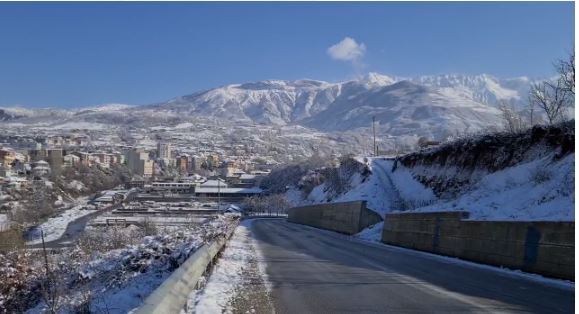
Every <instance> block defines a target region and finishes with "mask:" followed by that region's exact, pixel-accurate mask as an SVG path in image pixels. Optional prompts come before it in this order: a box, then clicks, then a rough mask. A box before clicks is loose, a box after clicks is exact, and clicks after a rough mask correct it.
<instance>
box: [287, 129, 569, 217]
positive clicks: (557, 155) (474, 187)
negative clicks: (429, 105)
mask: <svg viewBox="0 0 579 314" xmlns="http://www.w3.org/2000/svg"><path fill="white" fill-rule="evenodd" d="M574 133H575V129H574V122H573V121H570V122H565V123H561V124H558V125H555V126H549V127H540V126H537V127H534V128H532V129H530V130H528V131H526V132H524V133H521V134H503V133H498V134H488V135H484V136H477V137H472V138H468V139H462V140H457V141H454V142H451V143H447V144H445V145H443V146H441V147H438V148H433V149H430V150H424V151H420V152H416V153H412V154H407V155H404V156H401V157H400V158H399V159H398V161H396V160H393V159H387V158H370V157H366V158H357V159H356V160H357V162H358V164H362V165H365V168H360V167H359V166H358V167H357V168H354V167H352V162H351V161H350V160H345V161H342V164H341V165H340V166H339V167H338V168H334V169H331V168H330V169H328V168H327V167H326V168H323V169H320V170H318V171H317V172H310V173H309V174H308V176H309V178H313V179H315V180H311V179H310V180H308V178H306V177H304V178H303V179H302V180H301V181H300V183H298V184H294V185H293V187H292V188H291V189H290V190H289V191H288V192H287V197H288V199H289V200H290V201H291V202H293V203H294V204H296V205H305V204H316V203H326V202H345V201H354V200H366V201H367V202H368V207H369V208H371V209H373V210H374V211H376V212H378V213H380V214H385V213H388V212H392V211H449V210H464V211H468V212H470V219H475V220H528V221H537V220H540V221H545V220H556V221H573V220H574V219H575V215H574V207H575V206H574V205H575V153H574V139H575V134H574ZM352 169H357V170H356V171H354V172H353V171H352ZM316 173H317V176H316ZM308 183H309V184H308ZM311 183H313V184H314V185H315V186H314V187H312V186H311V185H312V184H311Z"/></svg>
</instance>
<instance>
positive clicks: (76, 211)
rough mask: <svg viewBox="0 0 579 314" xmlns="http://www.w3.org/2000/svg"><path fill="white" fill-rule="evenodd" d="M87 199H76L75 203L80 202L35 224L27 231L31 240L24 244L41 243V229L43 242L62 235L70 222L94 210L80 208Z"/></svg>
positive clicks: (84, 204)
mask: <svg viewBox="0 0 579 314" xmlns="http://www.w3.org/2000/svg"><path fill="white" fill-rule="evenodd" d="M87 200H88V198H87V197H83V198H80V199H78V200H77V203H80V204H78V205H76V206H74V207H72V208H70V209H67V210H65V211H64V212H62V213H61V214H59V215H58V216H57V217H52V218H49V219H48V220H47V221H46V222H44V223H42V224H40V225H38V226H36V227H35V228H34V229H33V230H31V232H30V233H29V239H31V240H30V241H27V242H26V244H38V243H42V238H41V235H40V230H41V229H42V230H43V231H44V241H45V242H48V241H54V240H57V239H59V238H60V237H62V235H63V234H64V232H65V231H66V228H67V227H68V224H69V223H70V222H72V221H74V220H76V219H78V218H81V217H83V216H86V215H89V214H92V213H94V212H95V210H93V209H86V210H83V209H81V208H83V207H85V206H86V202H87Z"/></svg>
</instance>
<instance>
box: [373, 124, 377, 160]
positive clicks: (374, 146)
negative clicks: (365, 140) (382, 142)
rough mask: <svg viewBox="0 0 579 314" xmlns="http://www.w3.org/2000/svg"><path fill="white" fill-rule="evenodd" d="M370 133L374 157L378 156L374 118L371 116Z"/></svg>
mask: <svg viewBox="0 0 579 314" xmlns="http://www.w3.org/2000/svg"><path fill="white" fill-rule="evenodd" d="M372 133H373V134H374V145H373V146H372V150H373V151H374V156H378V151H377V150H376V116H372Z"/></svg>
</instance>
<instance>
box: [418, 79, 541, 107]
mask: <svg viewBox="0 0 579 314" xmlns="http://www.w3.org/2000/svg"><path fill="white" fill-rule="evenodd" d="M411 81H412V82H414V83H417V84H421V85H425V86H429V87H433V88H438V89H442V90H445V91H446V92H447V93H453V94H458V95H459V96H461V97H464V98H468V99H471V100H473V101H477V102H480V103H483V104H489V105H497V104H498V103H499V102H501V101H506V102H507V103H511V104H514V105H516V106H518V107H523V106H524V105H525V104H526V102H527V95H528V94H529V89H530V87H531V84H532V83H533V82H532V81H531V80H530V79H529V78H527V77H517V78H511V79H498V78H496V77H494V76H491V75H488V74H481V75H460V74H445V75H431V76H420V77H417V78H413V79H411Z"/></svg>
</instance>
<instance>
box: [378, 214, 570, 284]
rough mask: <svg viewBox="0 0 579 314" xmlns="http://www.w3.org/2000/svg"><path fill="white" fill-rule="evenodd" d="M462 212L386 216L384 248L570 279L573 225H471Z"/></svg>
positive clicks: (561, 223)
mask: <svg viewBox="0 0 579 314" xmlns="http://www.w3.org/2000/svg"><path fill="white" fill-rule="evenodd" d="M465 218H468V213H467V212H457V211H453V212H438V213H396V214H387V215H386V218H385V222H384V230H383V233H382V241H383V242H384V243H387V244H392V245H397V246H402V247H406V248H411V249H416V250H421V251H427V252H433V253H437V254H442V255H447V256H454V257H459V258H462V259H466V260H471V261H475V262H480V263H485V264H491V265H496V266H504V267H508V268H514V269H521V270H524V271H527V272H532V273H538V274H542V275H546V276H550V277H557V278H562V279H569V280H574V277H575V271H574V270H575V266H574V263H575V256H574V249H575V239H574V233H575V223H574V222H522V221H521V222H519V221H472V220H464V219H465Z"/></svg>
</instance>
